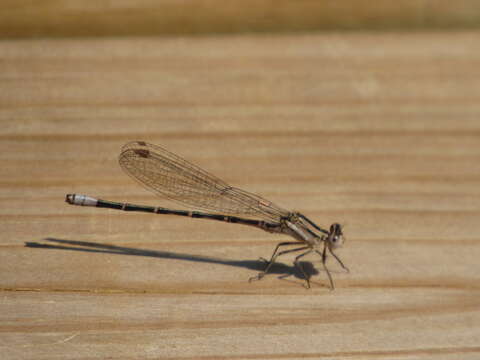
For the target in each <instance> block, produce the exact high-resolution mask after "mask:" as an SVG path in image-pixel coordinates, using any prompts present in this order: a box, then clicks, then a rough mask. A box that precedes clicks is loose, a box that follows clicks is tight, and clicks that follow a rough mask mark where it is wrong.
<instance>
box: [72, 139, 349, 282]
mask: <svg viewBox="0 0 480 360" xmlns="http://www.w3.org/2000/svg"><path fill="white" fill-rule="evenodd" d="M119 163H120V166H121V167H122V169H123V170H124V171H125V172H126V173H127V174H128V175H129V176H131V177H132V178H133V179H135V180H137V181H138V182H139V183H140V184H142V185H143V186H144V187H146V188H147V189H148V190H150V191H152V192H154V193H156V194H157V195H160V196H161V197H163V198H166V199H169V200H172V201H174V202H177V203H180V204H183V205H186V206H187V207H189V208H193V209H195V210H193V211H190V210H173V209H167V208H163V207H153V206H144V205H134V204H128V203H118V202H113V201H107V200H100V199H95V198H93V197H90V196H86V195H78V194H67V195H66V199H65V201H66V202H67V203H69V204H72V205H81V206H95V207H99V208H110V209H117V210H124V211H142V212H149V213H154V214H170V215H180V216H189V217H192V218H202V219H211V220H219V221H226V222H230V223H235V224H244V225H250V226H254V227H257V228H260V229H262V230H265V231H267V232H269V233H278V234H285V235H289V236H291V237H292V238H293V239H294V241H286V242H281V243H279V244H278V245H277V246H276V247H275V250H274V251H273V254H272V256H271V258H270V260H269V261H267V262H266V267H265V269H264V270H263V271H262V272H260V273H259V274H258V275H257V276H254V277H251V278H250V279H249V281H254V280H260V279H262V278H263V277H264V276H265V275H266V274H267V273H268V271H269V270H270V268H271V267H272V265H273V264H274V263H275V260H276V259H277V258H278V257H279V256H281V255H284V254H288V253H294V252H301V253H300V254H299V255H297V256H296V257H295V260H294V261H293V263H294V265H295V266H296V267H297V268H298V269H299V270H300V271H301V273H302V274H303V276H304V278H305V281H306V287H307V288H310V276H309V275H308V274H307V273H306V272H305V270H304V268H303V266H302V264H301V262H300V259H301V258H302V257H304V256H305V255H307V254H310V253H312V252H316V253H317V254H319V255H320V256H321V259H322V264H323V267H324V269H325V272H326V273H327V276H328V279H329V281H330V288H331V289H332V290H333V289H334V283H333V279H332V276H331V274H330V271H329V270H328V268H327V266H326V260H327V256H328V254H331V255H332V256H333V257H334V258H335V259H336V260H337V261H338V263H339V264H340V265H341V266H342V268H343V269H345V270H346V271H347V272H348V271H349V270H348V268H347V267H346V266H345V265H344V264H343V262H342V261H341V260H340V259H339V258H338V256H337V255H336V254H335V252H334V250H335V249H337V248H339V247H341V246H342V245H343V243H344V241H345V238H344V236H343V231H342V226H341V225H340V224H337V223H334V224H332V225H331V226H330V228H329V230H328V231H327V230H325V229H323V228H321V227H319V226H318V225H316V224H315V223H314V222H313V221H311V220H310V219H309V218H307V217H306V216H305V215H303V214H301V213H299V212H290V211H287V210H285V209H282V208H281V207H279V206H277V205H275V204H273V203H272V202H270V201H268V200H266V199H264V198H262V197H260V196H258V195H255V194H252V193H249V192H247V191H245V190H241V189H238V188H235V187H232V186H230V185H228V184H227V183H225V182H224V181H222V180H220V179H219V178H217V177H216V176H214V175H212V174H210V173H208V172H207V171H205V170H203V169H201V168H200V167H198V166H196V165H193V164H191V163H190V162H188V161H186V160H184V159H183V158H181V157H180V156H178V155H175V154H173V153H171V152H169V151H167V150H165V149H163V148H161V147H160V146H156V145H152V144H149V143H146V142H144V141H132V142H129V143H127V144H126V145H124V146H123V148H122V150H121V153H120V156H119ZM204 211H205V212H204ZM289 246H295V248H293V249H292V248H287V250H283V249H282V248H286V247H289ZM280 250H281V251H280Z"/></svg>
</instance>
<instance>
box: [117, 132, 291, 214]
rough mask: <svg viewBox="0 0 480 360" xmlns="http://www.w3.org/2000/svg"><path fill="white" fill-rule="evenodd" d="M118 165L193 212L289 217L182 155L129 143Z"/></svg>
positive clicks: (137, 142) (153, 189)
mask: <svg viewBox="0 0 480 360" xmlns="http://www.w3.org/2000/svg"><path fill="white" fill-rule="evenodd" d="M119 163H120V166H121V167H122V169H123V170H124V171H125V172H126V173H127V174H128V175H130V176H131V177H132V178H134V179H135V180H137V181H138V182H140V183H141V184H142V185H143V186H144V187H146V188H147V189H148V190H150V191H152V192H154V193H156V194H158V195H160V196H161V197H164V198H167V199H169V200H172V201H174V202H177V203H181V204H183V205H186V206H188V207H191V208H194V209H201V210H208V211H212V212H214V213H221V214H231V215H243V216H247V217H254V218H262V219H265V220H268V221H275V222H278V221H279V220H280V218H282V217H285V216H288V214H289V212H288V211H286V210H284V209H282V208H280V207H278V206H276V205H275V204H273V203H272V202H270V201H268V200H266V199H264V198H262V197H260V196H258V195H255V194H252V193H249V192H247V191H244V190H241V189H238V188H234V187H231V186H230V185H228V184H227V183H226V182H224V181H222V180H220V179H219V178H217V177H215V176H213V175H212V174H209V173H208V172H207V171H205V170H203V169H201V168H199V167H198V166H196V165H193V164H191V163H189V162H188V161H186V160H184V159H182V158H181V157H180V156H178V155H175V154H173V153H171V152H169V151H167V150H165V149H163V148H161V147H159V146H156V145H152V144H148V143H146V142H143V141H133V142H130V143H128V144H126V145H125V146H124V147H123V148H122V152H121V153H120V157H119Z"/></svg>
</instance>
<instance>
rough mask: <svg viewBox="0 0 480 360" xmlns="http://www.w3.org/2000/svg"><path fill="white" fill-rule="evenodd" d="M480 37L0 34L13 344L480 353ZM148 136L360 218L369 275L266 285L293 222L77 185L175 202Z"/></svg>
mask: <svg viewBox="0 0 480 360" xmlns="http://www.w3.org/2000/svg"><path fill="white" fill-rule="evenodd" d="M478 35H479V34H478V33H476V32H457V33H423V34H414V33H412V34H397V33H389V34H329V35H327V34H324V35H301V36H300V35H299V36H246V35H245V36H235V37H228V38H226V37H206V38H195V39H188V38H165V39H153V38H143V39H130V40H129V39H123V40H121V39H102V40H98V39H97V40H94V39H90V40H87V39H83V40H42V41H40V40H39V41H29V40H24V41H3V42H0V62H1V64H2V66H1V67H0V123H1V125H2V131H1V133H0V168H1V171H2V175H3V176H2V177H1V178H0V227H1V232H0V248H1V251H0V273H1V274H2V277H1V279H0V304H1V305H0V333H1V335H0V349H1V351H2V359H36V360H37V359H55V358H62V359H87V358H88V359H97V358H98V359H105V358H116V359H136V358H167V359H300V358H315V359H316V358H325V359H331V358H334V359H343V358H352V359H372V358H374V359H376V358H381V359H406V358H414V359H458V358H462V359H477V358H478V357H479V355H480V347H479V346H478V338H479V334H480V326H479V324H480V321H479V320H480V300H479V299H480V296H479V295H480V287H479V284H480V282H479V280H480V271H478V270H479V263H478V258H479V254H480V251H479V250H480V238H479V236H478V234H479V233H480V222H479V221H478V218H479V213H480V205H479V204H480V203H479V201H478V200H479V198H480V186H479V185H480V162H479V160H480V141H479V140H480V122H479V121H478V119H479V115H480V105H479V104H480V101H479V96H480V94H479V92H478V78H477V77H476V75H475V74H476V71H477V70H478V68H479V63H480V50H479V48H478V46H474V45H475V44H476V43H477V40H478ZM446 43H448V44H449V46H448V48H447V47H445V44H446ZM379 44H381V46H378V45H379ZM135 139H142V140H146V141H149V142H152V143H156V144H159V145H162V146H164V147H165V148H167V149H169V150H171V151H174V152H176V153H178V154H180V155H182V156H183V157H185V158H187V159H188V160H191V161H192V162H194V163H196V164H198V165H200V166H202V167H204V168H206V169H208V170H209V171H211V172H212V173H214V174H216V175H217V176H219V177H221V178H223V179H225V180H226V181H228V182H230V183H232V185H235V186H239V187H242V188H245V189H247V190H249V191H253V192H257V193H259V194H262V195H263V196H265V197H266V198H268V199H271V200H272V201H274V202H275V203H278V204H280V205H282V206H283V207H285V208H289V209H294V210H299V211H302V212H304V213H305V214H307V215H308V216H309V217H311V218H312V219H314V220H315V221H317V222H318V223H319V224H321V225H323V226H325V227H328V226H329V224H330V223H332V222H335V221H338V222H340V223H344V224H346V228H345V232H346V236H347V242H346V244H345V247H344V248H343V249H342V250H341V251H340V252H339V255H340V256H341V258H342V259H343V261H344V262H345V263H346V264H347V265H348V266H349V267H350V268H351V270H352V271H351V273H350V274H345V273H344V272H343V271H341V269H339V267H338V266H336V265H335V264H334V263H333V262H331V263H330V266H331V269H332V272H333V276H334V278H335V281H336V285H337V289H336V290H335V291H333V292H332V291H330V290H328V288H327V285H328V281H327V279H326V276H325V273H324V272H323V271H322V267H321V263H320V261H319V259H318V258H316V257H314V256H312V257H309V258H307V259H306V260H305V266H306V267H307V268H308V270H309V272H310V273H311V274H312V275H314V277H313V279H312V280H313V284H312V285H313V287H312V289H310V290H306V289H304V288H303V280H302V277H301V275H300V274H299V273H298V272H297V271H295V269H294V268H293V266H292V264H291V260H292V258H291V257H288V256H286V257H285V258H283V259H281V260H280V262H279V264H278V265H277V266H276V267H275V268H274V269H273V271H272V274H271V275H269V276H267V277H266V278H265V279H264V280H262V281H259V282H254V283H248V281H247V280H248V278H249V277H251V276H254V275H255V274H256V273H257V272H258V271H260V270H261V268H262V263H261V261H259V260H258V258H259V257H261V256H262V257H268V256H269V255H270V254H271V251H272V250H273V248H274V246H275V244H276V243H277V242H279V241H282V240H285V239H286V238H285V237H283V236H276V235H272V234H268V233H263V232H261V231H258V230H256V229H253V228H249V227H247V226H240V225H237V226H236V225H233V224H224V223H218V222H214V221H206V220H200V219H186V218H176V217H172V216H161V215H148V214H136V213H123V212H119V211H114V210H104V209H95V208H81V207H73V206H69V205H67V204H66V203H65V202H64V196H65V194H66V193H72V192H76V193H86V194H90V195H94V196H98V197H101V198H105V199H110V200H114V201H128V202H132V203H135V202H138V203H145V204H149V205H160V206H169V205H170V206H174V205H172V204H169V203H168V202H166V201H163V200H162V199H159V198H156V197H154V196H153V195H151V194H149V193H148V192H146V191H145V190H144V189H142V188H141V187H139V186H137V185H136V184H134V183H133V182H132V181H131V180H130V179H129V178H128V176H126V175H125V174H123V173H122V171H121V170H120V168H119V166H118V165H117V160H116V158H117V155H118V151H119V149H120V147H121V146H122V145H123V143H125V142H127V141H129V140H135ZM177 207H178V206H177Z"/></svg>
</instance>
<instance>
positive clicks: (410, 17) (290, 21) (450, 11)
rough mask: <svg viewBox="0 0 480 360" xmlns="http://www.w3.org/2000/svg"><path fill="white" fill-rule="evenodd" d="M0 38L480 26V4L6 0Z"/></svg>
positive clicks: (434, 0)
mask: <svg viewBox="0 0 480 360" xmlns="http://www.w3.org/2000/svg"><path fill="white" fill-rule="evenodd" d="M2 10H3V11H1V12H0V38H4V39H5V38H6V39H8V38H42V37H72V36H89V37H94V36H152V35H169V34H170V35H172V34H177V35H178V34H191V35H198V34H206V33H210V34H212V33H239V32H243V33H252V32H298V31H312V30H319V29H322V30H336V31H338V30H352V29H355V30H358V29H363V30H365V29H375V30H386V29H390V30H391V29H397V30H398V29H408V30H410V31H411V30H412V29H432V28H437V29H438V28H441V29H458V28H478V27H479V25H480V2H479V1H478V0H456V1H446V0H397V1H391V0H380V1H370V0H342V1H338V0H322V1H311V0H241V1H239V0H230V1H224V0H182V1H178V0H155V1H152V0H135V1H110V0H83V1H69V0H42V1H18V0H3V1H2Z"/></svg>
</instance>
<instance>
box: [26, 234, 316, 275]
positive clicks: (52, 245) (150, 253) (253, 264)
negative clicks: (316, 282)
mask: <svg viewBox="0 0 480 360" xmlns="http://www.w3.org/2000/svg"><path fill="white" fill-rule="evenodd" d="M43 241H46V243H39V242H25V246H26V247H30V248H40V249H54V250H69V251H83V252H90V253H107V254H115V255H132V256H147V257H154V258H161V259H176V260H185V261H195V262H203V263H212V264H220V265H228V266H237V267H243V268H247V269H251V270H256V271H263V270H264V269H265V267H266V263H267V261H266V260H265V259H263V258H260V259H259V260H226V259H220V258H214V257H209V256H202V255H192V254H184V253H177V252H171V251H155V250H146V249H138V248H131V247H125V246H116V245H109V244H101V243H95V242H90V241H79V240H66V239H57V238H51V237H48V238H45V239H43ZM301 265H302V267H303V269H304V271H305V273H306V274H307V275H308V276H309V277H311V276H313V275H317V274H318V270H317V269H315V267H314V266H313V264H312V263H311V262H309V261H302V262H301ZM268 273H269V274H277V275H280V276H279V278H281V279H284V278H286V277H289V276H295V277H296V278H299V279H302V280H303V279H304V276H303V274H302V273H301V272H300V271H299V270H298V269H297V268H296V267H295V266H293V265H291V266H289V265H285V264H283V263H275V264H273V265H272V267H271V268H270V269H269V271H268Z"/></svg>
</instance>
